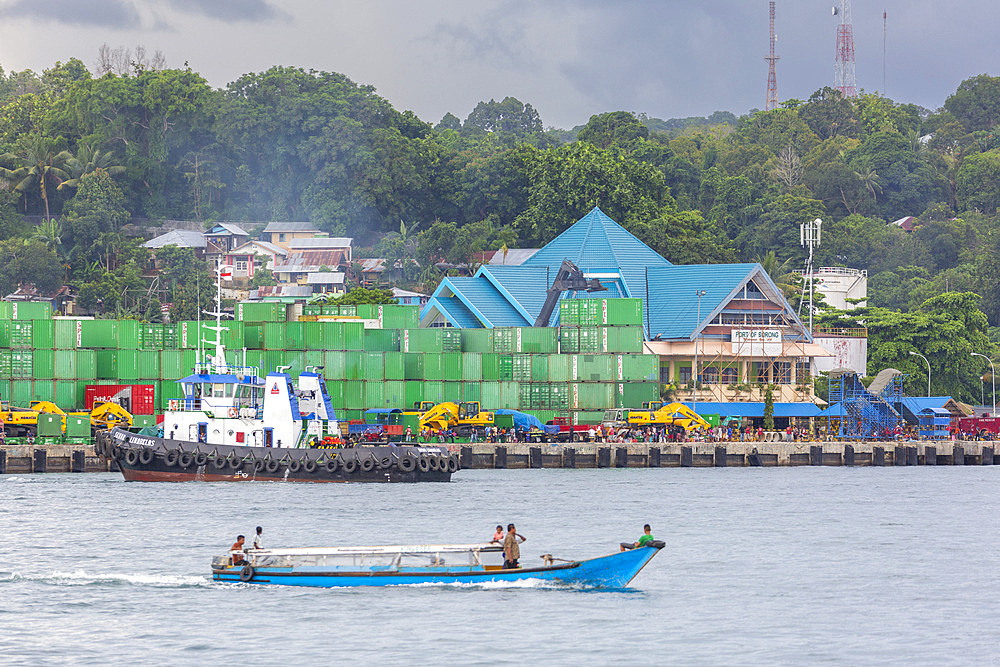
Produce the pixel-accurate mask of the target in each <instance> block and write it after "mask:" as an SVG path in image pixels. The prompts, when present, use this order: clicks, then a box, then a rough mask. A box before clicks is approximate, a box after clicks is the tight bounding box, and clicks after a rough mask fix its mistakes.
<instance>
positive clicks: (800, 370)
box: [795, 359, 811, 384]
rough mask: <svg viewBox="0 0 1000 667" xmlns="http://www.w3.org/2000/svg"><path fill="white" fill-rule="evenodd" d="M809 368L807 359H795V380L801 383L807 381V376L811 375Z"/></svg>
mask: <svg viewBox="0 0 1000 667" xmlns="http://www.w3.org/2000/svg"><path fill="white" fill-rule="evenodd" d="M810 370H811V369H810V368H809V359H805V360H804V361H797V362H796V363H795V380H796V381H797V382H798V383H799V384H802V383H803V382H808V381H809V376H810V375H811V373H810Z"/></svg>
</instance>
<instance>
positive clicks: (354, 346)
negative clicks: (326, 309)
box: [338, 322, 399, 352]
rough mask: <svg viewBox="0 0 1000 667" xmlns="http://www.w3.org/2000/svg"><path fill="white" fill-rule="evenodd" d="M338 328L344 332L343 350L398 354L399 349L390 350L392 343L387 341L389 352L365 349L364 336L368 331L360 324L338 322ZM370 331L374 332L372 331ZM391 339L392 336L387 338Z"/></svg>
mask: <svg viewBox="0 0 1000 667" xmlns="http://www.w3.org/2000/svg"><path fill="white" fill-rule="evenodd" d="M338 326H340V327H341V328H343V330H344V349H345V350H368V351H369V352H398V351H399V348H398V347H397V348H395V349H391V345H392V341H391V340H390V341H388V344H389V346H390V349H389V350H377V349H374V348H372V349H369V348H367V347H365V335H366V333H367V332H368V331H370V330H369V329H365V328H364V325H363V324H362V323H361V322H339V323H338ZM371 331H374V330H373V329H372V330H371ZM389 338H392V336H389Z"/></svg>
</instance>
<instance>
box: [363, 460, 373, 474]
mask: <svg viewBox="0 0 1000 667" xmlns="http://www.w3.org/2000/svg"><path fill="white" fill-rule="evenodd" d="M374 469H375V460H374V459H372V458H370V457H368V458H363V459H361V472H371V471H372V470H374Z"/></svg>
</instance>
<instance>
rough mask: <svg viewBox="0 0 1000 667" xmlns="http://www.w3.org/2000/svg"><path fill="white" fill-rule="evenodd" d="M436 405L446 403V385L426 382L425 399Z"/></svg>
mask: <svg viewBox="0 0 1000 667" xmlns="http://www.w3.org/2000/svg"><path fill="white" fill-rule="evenodd" d="M423 400H425V401H433V402H434V403H443V402H444V383H443V382H438V381H432V382H431V381H428V382H424V399H423Z"/></svg>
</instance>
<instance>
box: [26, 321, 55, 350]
mask: <svg viewBox="0 0 1000 667" xmlns="http://www.w3.org/2000/svg"><path fill="white" fill-rule="evenodd" d="M55 346H56V326H55V322H53V321H52V320H35V321H34V322H32V326H31V347H33V348H35V349H36V350H39V349H47V350H51V349H53V348H54V347H55Z"/></svg>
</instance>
